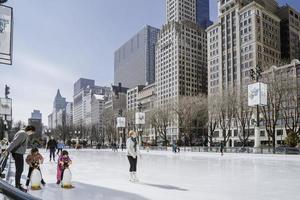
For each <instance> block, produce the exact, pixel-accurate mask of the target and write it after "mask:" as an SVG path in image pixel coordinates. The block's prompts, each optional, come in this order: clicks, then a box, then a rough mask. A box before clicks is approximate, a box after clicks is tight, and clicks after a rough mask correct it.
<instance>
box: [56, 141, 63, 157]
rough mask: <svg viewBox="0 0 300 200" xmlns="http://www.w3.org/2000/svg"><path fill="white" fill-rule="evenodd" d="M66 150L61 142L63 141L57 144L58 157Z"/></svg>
mask: <svg viewBox="0 0 300 200" xmlns="http://www.w3.org/2000/svg"><path fill="white" fill-rule="evenodd" d="M64 148H65V144H64V142H63V141H62V140H61V141H59V142H58V143H57V153H56V155H58V156H59V155H60V154H59V153H61V152H62V150H63V149H64Z"/></svg>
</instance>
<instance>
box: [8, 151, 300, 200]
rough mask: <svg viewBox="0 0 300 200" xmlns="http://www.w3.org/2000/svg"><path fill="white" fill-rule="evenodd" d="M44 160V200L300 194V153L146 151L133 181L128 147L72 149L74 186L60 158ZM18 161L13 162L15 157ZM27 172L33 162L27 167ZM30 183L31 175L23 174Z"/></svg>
mask: <svg viewBox="0 0 300 200" xmlns="http://www.w3.org/2000/svg"><path fill="white" fill-rule="evenodd" d="M41 151H42V153H43V155H44V157H45V164H44V165H42V167H41V169H42V173H43V177H44V179H45V181H46V183H47V185H46V187H45V188H43V190H40V191H30V193H31V194H33V195H34V196H37V197H40V198H42V199H43V200H50V199H51V200H53V199H55V200H62V199H64V200H70V199H72V200H94V199H95V200H98V199H99V200H102V199H104V200H177V199H178V200H200V199H205V200H277V199H278V200H279V199H280V200H282V199H284V200H285V199H286V200H296V199H299V198H300V188H299V186H300V157H299V156H282V155H247V154H225V156H224V157H221V156H220V155H219V154H215V153H183V152H182V153H180V154H176V155H175V154H172V153H171V152H149V153H147V152H142V159H141V160H139V162H138V175H139V178H140V183H136V184H134V183H131V182H129V181H128V167H129V164H128V161H127V157H126V155H125V154H124V153H122V152H116V153H114V152H111V151H106V150H79V151H77V150H70V155H71V158H72V160H73V165H72V167H71V171H72V174H73V183H74V186H75V188H74V189H69V190H68V189H62V188H60V187H58V186H57V185H56V184H55V182H56V163H54V162H52V163H50V162H49V161H48V153H49V152H45V151H44V150H41ZM12 165H13V163H12ZM23 175H24V176H23V177H24V178H25V176H26V175H27V168H26V169H25V171H24V173H23ZM23 183H25V180H23Z"/></svg>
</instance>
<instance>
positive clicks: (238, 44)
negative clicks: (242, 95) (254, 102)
mask: <svg viewBox="0 0 300 200" xmlns="http://www.w3.org/2000/svg"><path fill="white" fill-rule="evenodd" d="M258 2H259V3H258ZM218 5H219V8H218V9H219V16H218V20H217V21H216V22H215V23H214V24H213V25H212V26H210V27H208V28H207V40H208V94H209V96H211V95H213V94H215V93H222V92H224V91H227V90H230V89H231V88H236V89H237V90H240V88H244V89H246V87H247V85H248V84H249V83H250V81H251V79H250V70H251V69H253V68H254V67H255V66H257V65H258V66H260V67H261V68H262V69H263V70H266V69H268V68H269V67H270V66H272V65H278V64H279V63H280V61H281V49H280V19H279V17H278V16H277V15H276V11H277V9H278V5H277V3H276V1H275V0H269V1H268V4H265V3H264V1H259V0H256V1H253V0H252V1H251V0H226V1H225V0H219V1H218Z"/></svg>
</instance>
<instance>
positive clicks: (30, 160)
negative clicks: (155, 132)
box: [3, 126, 140, 192]
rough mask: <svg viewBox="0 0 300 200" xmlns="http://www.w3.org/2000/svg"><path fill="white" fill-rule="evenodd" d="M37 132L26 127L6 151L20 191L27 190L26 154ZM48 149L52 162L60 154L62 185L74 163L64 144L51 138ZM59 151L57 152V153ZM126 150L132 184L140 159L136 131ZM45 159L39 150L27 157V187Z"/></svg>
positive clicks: (58, 172)
mask: <svg viewBox="0 0 300 200" xmlns="http://www.w3.org/2000/svg"><path fill="white" fill-rule="evenodd" d="M34 132H35V127H34V126H26V127H25V129H22V130H20V131H18V132H17V133H16V134H15V136H14V138H13V141H12V142H11V143H10V144H9V146H8V147H7V149H6V150H5V151H4V153H3V155H8V154H9V153H11V154H12V157H13V158H14V160H15V168H16V172H15V186H16V188H19V189H20V190H22V191H24V192H26V191H27V189H25V188H23V187H22V185H21V176H22V173H23V171H24V154H25V153H26V149H27V143H28V139H29V136H30V135H32V134H33V133H34ZM47 149H49V150H50V162H51V161H52V160H53V161H55V155H56V154H57V155H58V154H59V153H61V154H60V156H59V159H58V164H57V184H60V181H61V180H62V177H63V169H64V167H65V166H66V165H70V164H71V163H72V161H71V159H70V157H69V154H68V152H67V151H66V150H63V149H64V144H63V142H56V140H55V139H54V138H53V137H51V139H50V140H49V141H48V143H47ZM56 149H57V152H56ZM126 149H127V158H128V161H129V165H130V168H129V180H130V181H132V182H137V181H139V180H138V177H137V161H138V157H139V158H140V151H139V145H138V141H137V133H136V132H134V131H130V132H129V137H128V139H127V141H126ZM43 162H44V158H43V156H42V155H41V154H40V153H39V150H38V149H37V148H33V149H32V150H31V151H30V153H29V155H28V156H27V157H26V163H27V164H28V165H29V170H28V175H27V177H28V179H27V181H26V186H28V185H29V182H30V176H31V173H32V171H33V170H34V169H38V170H40V165H41V164H43ZM41 183H42V185H45V184H46V183H45V181H44V180H43V179H42V180H41Z"/></svg>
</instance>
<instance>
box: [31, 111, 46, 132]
mask: <svg viewBox="0 0 300 200" xmlns="http://www.w3.org/2000/svg"><path fill="white" fill-rule="evenodd" d="M28 125H32V126H34V127H35V129H36V130H35V134H34V135H33V137H35V138H39V137H41V136H42V131H43V124H42V113H41V112H40V111H39V110H33V112H32V113H31V117H30V118H29V119H28Z"/></svg>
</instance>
